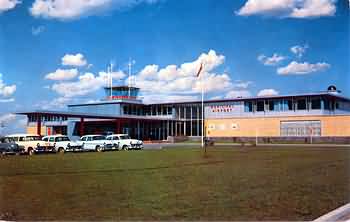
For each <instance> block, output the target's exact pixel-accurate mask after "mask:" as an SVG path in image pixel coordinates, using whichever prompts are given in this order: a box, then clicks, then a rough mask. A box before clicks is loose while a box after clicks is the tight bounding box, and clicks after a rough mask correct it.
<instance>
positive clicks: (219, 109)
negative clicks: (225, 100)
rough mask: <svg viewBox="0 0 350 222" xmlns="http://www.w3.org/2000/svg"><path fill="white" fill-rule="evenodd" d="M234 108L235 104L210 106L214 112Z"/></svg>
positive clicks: (228, 110) (227, 110)
mask: <svg viewBox="0 0 350 222" xmlns="http://www.w3.org/2000/svg"><path fill="white" fill-rule="evenodd" d="M233 110H234V105H220V106H210V111H211V112H212V113H229V112H232V111H233Z"/></svg>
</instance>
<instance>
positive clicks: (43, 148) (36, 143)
mask: <svg viewBox="0 0 350 222" xmlns="http://www.w3.org/2000/svg"><path fill="white" fill-rule="evenodd" d="M6 137H9V138H12V139H13V140H14V141H15V143H17V144H18V145H19V146H21V147H22V148H23V149H24V152H26V153H28V154H29V155H33V154H35V153H39V152H47V151H52V148H51V147H48V146H47V144H46V143H45V142H44V141H42V140H41V137H40V136H38V135H34V134H12V135H7V136H6Z"/></svg>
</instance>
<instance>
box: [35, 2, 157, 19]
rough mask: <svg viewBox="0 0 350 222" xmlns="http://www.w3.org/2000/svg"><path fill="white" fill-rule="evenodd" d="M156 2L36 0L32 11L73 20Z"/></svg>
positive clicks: (36, 14) (50, 16)
mask: <svg viewBox="0 0 350 222" xmlns="http://www.w3.org/2000/svg"><path fill="white" fill-rule="evenodd" d="M156 2H157V0H35V1H34V2H33V5H32V7H31V8H30V13H31V14H32V15H33V16H35V17H43V18H53V19H60V20H72V19H77V18H80V17H83V16H90V15H97V14H100V13H103V12H105V11H110V10H114V9H117V10H118V9H123V8H129V7H133V6H136V5H137V4H140V3H147V4H153V3H156Z"/></svg>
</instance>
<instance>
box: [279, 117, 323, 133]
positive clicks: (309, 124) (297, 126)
mask: <svg viewBox="0 0 350 222" xmlns="http://www.w3.org/2000/svg"><path fill="white" fill-rule="evenodd" d="M280 135H281V136H299V137H309V136H321V121H319V120H310V121H281V123H280Z"/></svg>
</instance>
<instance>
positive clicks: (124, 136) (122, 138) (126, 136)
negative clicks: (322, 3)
mask: <svg viewBox="0 0 350 222" xmlns="http://www.w3.org/2000/svg"><path fill="white" fill-rule="evenodd" d="M120 139H121V140H127V139H130V136H128V135H121V136H120Z"/></svg>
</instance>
